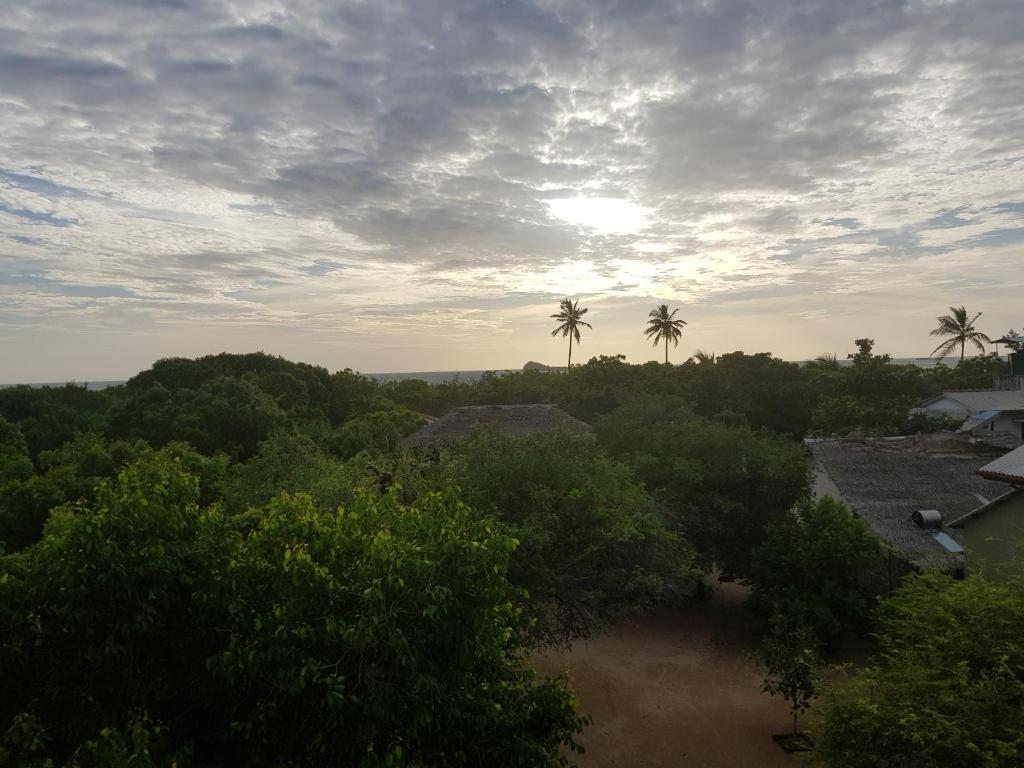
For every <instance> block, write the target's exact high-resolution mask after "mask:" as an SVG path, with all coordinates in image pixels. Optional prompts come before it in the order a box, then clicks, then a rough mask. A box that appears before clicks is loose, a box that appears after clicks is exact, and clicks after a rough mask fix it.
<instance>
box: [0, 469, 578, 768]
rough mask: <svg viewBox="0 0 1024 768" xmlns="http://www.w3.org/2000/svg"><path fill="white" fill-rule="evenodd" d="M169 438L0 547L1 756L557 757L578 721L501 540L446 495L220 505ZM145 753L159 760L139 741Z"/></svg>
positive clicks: (420, 761)
mask: <svg viewBox="0 0 1024 768" xmlns="http://www.w3.org/2000/svg"><path fill="white" fill-rule="evenodd" d="M198 500H199V484H198V482H197V479H196V478H195V477H194V476H192V475H190V474H188V473H187V472H185V471H184V470H183V468H182V464H181V461H180V460H179V459H177V458H175V457H173V455H171V454H169V453H166V452H162V453H160V454H157V455H154V456H149V457H146V458H145V459H143V460H141V461H137V462H135V463H133V464H131V465H130V466H129V467H128V468H127V469H126V470H124V471H123V472H121V473H120V474H119V475H118V477H117V479H116V480H114V481H112V482H105V483H102V484H101V485H100V487H99V488H98V489H97V491H96V498H95V500H94V501H93V502H91V503H87V504H80V505H76V506H74V507H72V508H66V509H61V510H59V511H58V512H55V513H54V515H53V517H52V519H51V521H50V523H49V525H48V526H47V530H46V533H45V535H44V536H43V538H42V540H41V541H39V542H38V543H36V544H34V545H33V546H31V547H29V548H27V549H26V550H24V551H23V552H21V553H18V554H15V555H8V556H7V557H5V558H3V559H0V637H2V638H3V644H2V646H0V648H2V650H0V668H2V669H4V675H5V678H4V696H3V697H2V698H0V722H2V723H3V729H4V731H6V736H5V737H4V742H3V743H4V746H3V750H4V751H3V752H0V756H2V758H3V760H2V762H6V763H7V764H16V765H33V764H38V765H40V766H41V765H43V764H44V760H45V759H47V758H50V757H53V758H55V759H56V760H58V761H61V760H66V759H71V760H72V762H76V763H80V764H101V762H102V761H101V760H100V757H98V755H100V754H101V753H103V751H104V750H107V751H108V752H110V754H115V753H118V754H121V755H122V756H126V757H130V756H131V753H132V752H133V750H134V751H138V750H139V749H140V742H145V743H146V744H150V747H151V748H152V749H156V748H157V746H159V748H160V749H162V750H165V753H164V755H163V756H164V757H166V759H167V760H168V761H169V760H170V759H171V757H172V756H175V757H176V759H178V760H179V761H180V762H179V764H187V763H188V762H190V761H194V762H195V763H196V764H200V765H225V764H232V765H241V764H245V765H252V766H261V765H265V766H317V765H339V764H341V765H362V766H383V765H389V766H401V765H421V766H429V765H434V766H442V765H444V766H448V765H481V764H491V765H509V766H513V765H515V766H522V765H554V764H557V763H558V762H559V749H560V747H561V746H563V745H568V746H570V747H571V746H573V741H572V737H573V734H574V733H575V732H576V731H577V730H578V729H579V728H580V726H581V725H582V721H581V719H580V718H579V716H577V715H576V714H575V708H574V703H573V699H572V697H571V696H570V694H569V693H568V692H567V691H566V689H565V688H564V687H563V685H562V683H561V682H559V681H558V680H543V679H538V678H537V677H536V676H535V675H534V674H533V673H532V672H531V671H530V670H529V668H528V667H527V666H526V665H525V664H524V662H523V659H522V656H521V654H520V648H521V647H522V642H523V638H524V630H525V626H524V624H523V620H522V618H521V616H520V614H519V612H518V611H517V609H516V608H515V607H514V603H515V601H516V598H517V595H516V592H515V590H514V589H513V588H512V587H511V586H510V585H509V583H508V581H507V580H506V578H505V572H506V569H507V566H508V561H509V556H510V554H511V552H512V551H513V549H514V547H515V542H514V540H513V539H512V538H511V537H509V536H508V535H506V534H504V533H501V532H499V531H498V529H497V528H496V527H495V526H494V525H493V524H492V523H490V522H488V521H487V520H486V519H481V518H480V517H478V516H476V515H474V514H473V513H471V512H470V511H469V509H468V508H467V507H465V506H464V505H462V504H461V503H460V502H458V501H456V500H455V499H454V498H452V497H451V496H441V495H437V494H432V495H427V496H424V497H423V498H422V499H420V500H419V501H418V502H417V503H416V504H415V505H414V506H412V507H406V506H404V505H402V504H400V503H399V501H398V499H397V497H396V495H395V494H386V495H383V496H381V495H379V494H369V495H368V494H360V495H357V496H356V498H355V501H354V503H353V505H352V506H351V507H350V508H348V509H342V510H338V511H329V512H328V511H323V510H320V509H318V508H317V506H316V505H315V504H314V503H312V501H311V500H310V499H309V498H308V497H305V496H287V495H285V496H281V497H278V498H277V499H275V500H274V501H273V502H271V503H270V504H269V505H268V506H267V507H265V508H263V509H260V510H253V511H251V512H249V513H247V514H245V515H243V516H240V517H229V516H225V515H224V514H223V513H221V512H220V511H218V510H217V508H216V507H213V508H203V507H201V506H200V505H199V504H198ZM149 757H153V755H152V754H150V756H149Z"/></svg>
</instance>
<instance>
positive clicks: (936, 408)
mask: <svg viewBox="0 0 1024 768" xmlns="http://www.w3.org/2000/svg"><path fill="white" fill-rule="evenodd" d="M915 410H916V411H917V412H923V413H930V414H934V415H936V416H950V417H952V418H954V419H958V420H962V422H963V423H962V424H961V425H960V430H959V431H960V432H964V433H968V434H973V435H984V434H986V433H988V434H994V433H1001V434H1008V435H1012V436H1013V437H1014V438H1015V439H1017V440H1024V389H953V390H948V391H946V392H940V393H939V394H937V395H935V396H934V397H932V398H930V399H928V400H926V401H925V402H924V403H922V404H921V406H920V407H919V408H916V409H915Z"/></svg>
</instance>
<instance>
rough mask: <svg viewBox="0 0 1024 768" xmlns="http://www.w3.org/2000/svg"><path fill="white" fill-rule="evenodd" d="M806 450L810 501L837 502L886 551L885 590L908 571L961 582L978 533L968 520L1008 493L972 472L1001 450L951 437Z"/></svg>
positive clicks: (813, 443) (841, 443)
mask: <svg viewBox="0 0 1024 768" xmlns="http://www.w3.org/2000/svg"><path fill="white" fill-rule="evenodd" d="M807 445H808V447H809V448H810V450H811V453H812V454H813V456H814V473H815V475H814V493H815V495H818V496H825V495H829V496H832V497H834V498H837V499H839V500H841V501H843V502H844V503H845V504H846V505H847V506H848V507H849V508H850V509H851V510H852V511H853V513H854V514H856V515H858V516H859V517H861V518H862V519H863V520H864V521H865V522H866V523H867V524H868V525H869V526H870V527H871V528H872V530H874V531H875V533H877V534H878V535H879V537H880V538H881V539H882V540H883V541H884V542H886V543H887V544H888V545H889V547H890V555H889V565H890V585H891V586H895V584H896V582H897V581H898V579H899V577H900V576H902V575H903V574H904V573H906V572H907V571H909V570H920V569H924V568H935V569H939V570H942V571H946V572H949V573H954V574H958V575H962V574H963V573H964V571H965V568H969V567H972V565H973V563H974V561H973V560H972V557H973V554H974V553H973V552H972V550H973V549H974V548H975V547H976V546H977V538H978V537H977V536H975V533H976V532H978V531H980V529H978V530H977V531H976V530H972V529H971V527H970V526H971V525H972V524H971V523H970V520H972V519H973V518H977V519H979V520H980V519H982V517H981V513H982V512H984V511H985V510H993V509H994V506H995V505H994V502H996V501H997V500H999V499H1000V497H1003V496H1004V495H1005V494H1006V490H1007V489H1006V486H1005V485H1004V484H1003V483H1001V482H998V481H996V480H993V479H990V478H988V477H985V476H983V475H979V474H978V471H979V470H980V469H982V468H983V467H985V466H987V465H990V464H991V463H992V462H993V460H994V459H995V458H997V457H998V456H999V455H1000V454H1001V453H1003V452H1005V449H1000V448H995V447H993V446H991V445H987V444H984V443H981V442H980V441H977V440H972V439H970V438H969V437H967V436H966V435H955V434H950V433H942V434H936V435H922V436H918V437H907V438H881V439H875V440H852V439H844V440H831V439H829V440H808V441H807ZM1007 512H1008V513H1009V514H1012V511H1011V510H1007ZM986 514H988V513H987V512H986ZM1003 514H1004V510H1002V509H999V510H998V512H994V515H997V516H998V517H1000V518H1002V516H1003ZM993 519H994V518H993Z"/></svg>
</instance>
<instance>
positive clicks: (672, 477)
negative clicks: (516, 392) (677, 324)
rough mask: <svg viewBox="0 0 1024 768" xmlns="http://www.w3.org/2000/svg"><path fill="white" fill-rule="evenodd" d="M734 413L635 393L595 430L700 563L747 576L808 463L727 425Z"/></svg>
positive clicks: (802, 487) (759, 434) (796, 450)
mask: <svg viewBox="0 0 1024 768" xmlns="http://www.w3.org/2000/svg"><path fill="white" fill-rule="evenodd" d="M726 357H728V356H726ZM655 367H657V368H659V369H663V366H660V365H656V366H655ZM718 368H719V366H718V365H716V366H713V367H712V369H713V370H714V369H718ZM736 416H737V414H731V415H730V414H719V416H718V417H716V418H715V419H714V420H711V419H705V418H703V417H701V416H698V415H696V414H695V413H693V411H692V410H691V409H690V408H689V407H687V406H686V405H684V404H683V403H682V402H681V401H680V400H678V399H673V398H666V397H663V396H657V395H651V394H641V395H638V396H636V397H634V399H632V400H631V401H629V402H628V403H626V404H624V405H623V406H621V407H620V408H618V409H616V410H615V411H613V412H612V413H610V414H608V415H607V416H605V417H603V418H601V419H599V420H598V421H597V422H596V423H595V425H594V427H595V432H596V434H597V438H598V441H599V442H600V444H601V445H602V447H604V449H605V450H607V451H608V452H609V453H611V454H612V455H613V456H615V457H616V458H618V459H619V460H620V461H622V462H624V463H625V464H627V465H628V466H629V467H631V468H632V469H633V471H634V472H635V473H636V475H637V477H638V478H639V479H640V480H641V481H642V482H643V484H644V485H645V486H646V487H647V490H648V492H649V493H651V494H652V495H653V496H654V497H655V498H656V499H658V500H659V501H661V502H662V503H663V504H664V505H665V506H666V507H667V509H668V514H669V516H670V521H671V524H672V526H673V527H674V528H675V529H676V530H678V531H679V532H680V533H681V534H682V535H683V537H684V538H685V539H686V540H687V541H688V542H689V543H690V544H692V545H693V546H694V547H695V548H696V549H697V552H698V554H699V555H700V556H701V557H702V560H703V562H704V564H705V565H708V566H710V564H711V562H717V563H719V565H721V567H722V569H723V570H724V571H726V572H729V573H731V574H733V575H739V576H746V575H747V573H748V571H749V568H750V554H751V552H752V551H753V550H754V548H755V547H756V546H757V545H758V544H760V543H761V541H762V539H763V537H764V534H765V530H766V527H767V524H768V521H769V520H770V519H772V518H774V517H776V516H778V515H781V514H783V513H784V512H785V511H786V510H787V509H789V508H790V507H792V506H793V504H794V503H796V501H797V499H799V498H800V497H801V496H802V495H804V494H805V493H806V492H807V485H808V466H807V458H806V453H805V449H804V448H803V446H802V445H800V444H799V443H797V442H795V441H793V440H789V439H786V438H784V437H782V436H781V435H773V434H771V433H769V432H766V431H764V430H759V429H758V430H755V429H751V428H749V427H747V426H744V425H742V424H735V423H730V422H735V421H739V420H741V419H737V418H736Z"/></svg>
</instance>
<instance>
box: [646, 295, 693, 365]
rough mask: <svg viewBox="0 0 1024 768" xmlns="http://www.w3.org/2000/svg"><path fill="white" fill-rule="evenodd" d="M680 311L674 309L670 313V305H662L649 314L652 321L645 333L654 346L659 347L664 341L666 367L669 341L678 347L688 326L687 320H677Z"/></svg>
mask: <svg viewBox="0 0 1024 768" xmlns="http://www.w3.org/2000/svg"><path fill="white" fill-rule="evenodd" d="M678 311H679V310H678V309H673V310H672V312H671V313H669V311H668V305H667V304H662V305H660V306H658V307H655V308H654V309H652V310H651V311H650V313H649V314H648V317H649V318H650V320H648V321H647V330H645V331H644V335H645V336H646V337H647V338H648V339H651V340H652V341H653V342H654V346H658V344H660V343H661V342H662V341H664V342H665V365H668V343H669V341H671V342H672V343H673V344H674V345H675V346H677V347H678V346H679V339H680V337H681V336H682V335H683V326H684V325H686V321H685V320H676V319H675V316H676V312H678Z"/></svg>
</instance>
